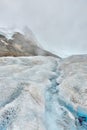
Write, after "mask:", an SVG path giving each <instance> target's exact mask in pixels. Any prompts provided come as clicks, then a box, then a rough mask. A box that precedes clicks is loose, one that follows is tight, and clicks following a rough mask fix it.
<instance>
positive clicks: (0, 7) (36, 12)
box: [0, 0, 87, 57]
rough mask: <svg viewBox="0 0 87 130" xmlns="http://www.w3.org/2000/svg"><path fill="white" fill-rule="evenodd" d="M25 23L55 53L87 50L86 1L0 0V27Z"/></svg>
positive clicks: (63, 54)
mask: <svg viewBox="0 0 87 130" xmlns="http://www.w3.org/2000/svg"><path fill="white" fill-rule="evenodd" d="M25 25H27V26H28V27H29V28H30V29H31V30H32V31H33V32H34V34H35V35H36V37H37V39H38V41H39V42H40V43H41V45H42V46H43V47H44V48H45V49H47V50H50V51H52V52H54V53H55V54H58V55H60V56H62V57H65V56H68V55H72V54H81V53H83V54H85V53H87V0H0V27H3V26H6V27H7V26H9V27H12V26H17V27H23V26H25Z"/></svg>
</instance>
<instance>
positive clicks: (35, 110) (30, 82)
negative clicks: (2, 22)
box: [0, 55, 87, 130]
mask: <svg viewBox="0 0 87 130" xmlns="http://www.w3.org/2000/svg"><path fill="white" fill-rule="evenodd" d="M80 108H81V109H80ZM86 110H87V55H81V56H80V55H78V56H71V57H68V58H65V59H59V58H55V57H51V56H48V57H46V56H33V57H32V56H30V57H0V130H86V129H87V128H86V126H87V125H86V122H83V124H82V125H81V124H80V122H79V114H80V116H81V114H82V116H83V115H84V116H86ZM83 111H84V112H83Z"/></svg>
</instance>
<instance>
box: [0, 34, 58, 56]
mask: <svg viewBox="0 0 87 130" xmlns="http://www.w3.org/2000/svg"><path fill="white" fill-rule="evenodd" d="M38 55H42V56H53V57H58V56H57V55H55V54H52V53H51V52H48V51H46V50H44V49H42V48H41V47H39V46H38V45H37V43H36V42H35V41H34V40H33V39H30V38H29V37H28V36H25V35H23V34H21V33H19V32H15V33H14V34H13V35H12V37H11V38H10V39H8V38H6V36H4V35H2V34H1V35H0V56H16V57H17V56H38ZM58 58H59V57H58Z"/></svg>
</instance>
